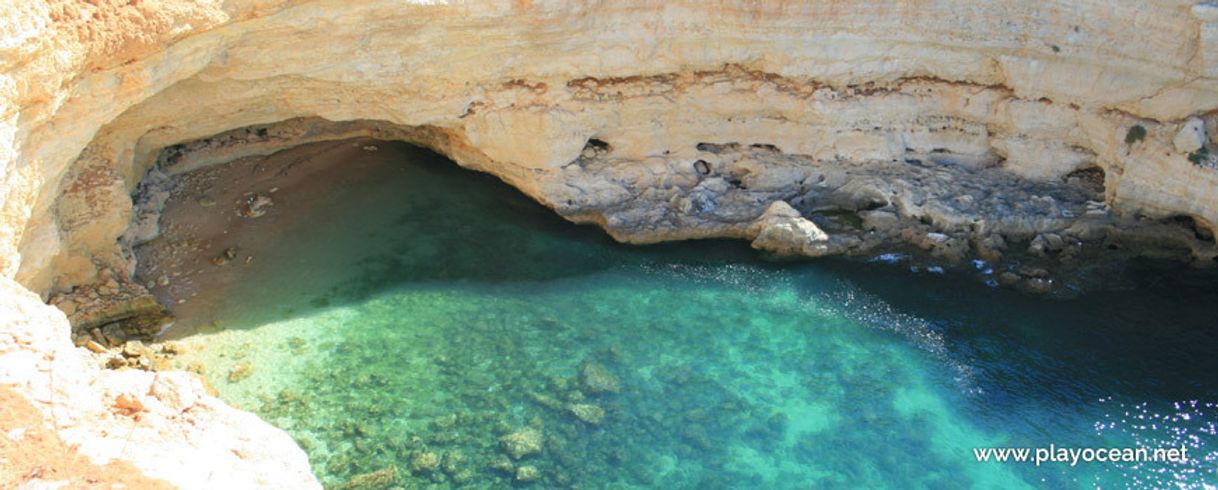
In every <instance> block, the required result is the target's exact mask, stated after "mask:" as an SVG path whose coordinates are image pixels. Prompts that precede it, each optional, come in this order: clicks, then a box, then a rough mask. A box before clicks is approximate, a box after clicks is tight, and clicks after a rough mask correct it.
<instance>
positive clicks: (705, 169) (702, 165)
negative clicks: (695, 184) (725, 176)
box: [694, 160, 711, 175]
mask: <svg viewBox="0 0 1218 490" xmlns="http://www.w3.org/2000/svg"><path fill="white" fill-rule="evenodd" d="M694 170H696V171H697V172H698V174H699V175H707V174H710V172H711V166H710V164H709V163H707V162H706V160H698V161H696V162H694Z"/></svg>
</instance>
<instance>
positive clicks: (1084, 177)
mask: <svg viewBox="0 0 1218 490" xmlns="http://www.w3.org/2000/svg"><path fill="white" fill-rule="evenodd" d="M1104 175H1105V174H1104V169H1102V168H1099V167H1097V166H1094V165H1093V166H1090V167H1086V168H1080V169H1078V170H1075V171H1073V172H1070V173H1068V174H1066V176H1065V177H1063V178H1062V180H1064V181H1065V182H1066V183H1067V184H1070V185H1073V186H1078V187H1081V188H1083V189H1085V190H1087V191H1088V192H1091V193H1092V194H1097V195H1098V194H1103V193H1104Z"/></svg>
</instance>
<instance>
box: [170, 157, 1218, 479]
mask: <svg viewBox="0 0 1218 490" xmlns="http://www.w3.org/2000/svg"><path fill="white" fill-rule="evenodd" d="M381 145H382V150H381V151H380V152H377V153H375V154H371V155H369V156H368V157H367V158H366V161H363V162H360V164H361V165H363V166H364V167H366V168H368V171H366V172H362V173H360V174H359V176H357V177H353V178H351V179H348V180H346V181H343V182H336V183H335V184H334V186H333V188H332V190H331V191H329V192H327V194H326V195H325V196H324V197H320V196H319V197H317V199H315V200H314V201H313V202H311V203H310V204H309V206H311V207H310V208H308V209H297V210H296V212H304V213H307V214H308V216H309V219H307V220H300V222H299V224H298V225H293V226H289V227H286V229H285V230H283V231H282V236H281V237H280V238H278V242H277V243H276V247H275V253H274V254H259V256H258V257H259V258H258V261H257V262H256V263H254V264H253V265H251V266H250V267H249V272H248V274H249V280H246V281H242V282H241V283H240V284H238V285H237V286H236V287H234V288H233V290H232V291H230V292H226V294H225V295H224V296H223V297H222V299H220V300H218V301H217V302H216V304H215V305H214V308H212V311H213V312H214V313H213V315H211V316H209V317H207V318H194V319H184V320H183V322H184V323H185V324H190V325H192V326H191V327H190V328H195V327H197V328H198V330H199V331H200V333H198V334H195V335H192V336H190V337H189V338H187V339H186V342H187V343H188V344H190V345H191V346H192V347H193V348H192V349H191V350H190V352H189V353H188V354H187V355H186V356H184V357H183V362H189V361H199V362H205V363H206V364H207V365H208V366H209V367H208V371H207V375H208V377H209V378H210V380H211V382H212V384H213V385H215V386H216V388H217V389H218V390H219V391H220V393H221V395H222V396H223V397H224V398H226V399H227V400H229V401H231V402H233V403H235V404H237V405H240V406H242V407H244V408H247V409H250V410H253V411H254V412H255V413H258V414H259V415H261V416H262V417H264V418H265V419H267V420H268V421H270V422H272V423H274V424H276V425H278V426H279V427H282V428H284V429H285V430H287V431H288V432H289V433H290V434H291V435H292V436H293V437H295V438H296V440H297V441H298V442H299V443H300V444H301V445H302V447H304V448H305V449H306V451H307V452H308V453H309V456H310V458H311V460H312V463H313V465H314V470H315V472H316V474H317V476H318V477H319V479H321V481H322V482H323V483H325V484H326V485H327V486H330V487H339V486H341V485H342V484H343V483H344V482H347V481H348V480H349V479H351V478H353V477H356V476H357V475H361V474H366V473H369V472H374V471H377V470H382V469H384V468H387V467H389V466H390V465H392V466H393V467H395V468H396V473H397V475H398V481H397V483H396V485H398V486H401V487H403V488H505V487H510V486H516V487H535V488H698V489H702V488H1092V487H1096V486H1102V487H1104V488H1124V487H1141V488H1162V487H1165V486H1169V485H1172V486H1182V487H1185V488H1202V487H1203V485H1204V484H1210V485H1213V484H1215V483H1218V475H1216V473H1215V470H1216V469H1218V452H1216V451H1218V446H1216V444H1218V436H1216V435H1215V429H1214V423H1215V422H1216V421H1218V409H1216V408H1215V406H1214V405H1213V404H1212V403H1213V402H1215V401H1218V396H1215V395H1218V360H1216V359H1215V357H1214V356H1213V355H1212V351H1213V347H1214V346H1215V345H1218V343H1216V342H1218V328H1216V327H1218V322H1215V321H1214V319H1213V317H1214V313H1215V312H1216V311H1218V310H1216V305H1218V292H1216V288H1214V286H1215V285H1218V281H1213V280H1211V279H1206V278H1202V279H1201V280H1200V281H1197V282H1190V283H1186V282H1183V281H1177V280H1174V279H1169V278H1172V277H1175V276H1172V275H1164V274H1146V275H1145V277H1146V278H1148V279H1146V280H1145V281H1142V285H1141V286H1140V287H1139V288H1137V289H1134V290H1129V291H1121V292H1110V293H1100V294H1088V295H1084V296H1083V297H1081V298H1078V299H1074V300H1069V301H1056V300H1046V299H1039V298H1033V297H1027V296H1024V295H1021V294H1019V293H1015V292H1010V291H1003V290H995V289H990V288H987V287H985V286H984V285H982V284H980V283H977V282H975V281H972V280H968V279H966V278H964V277H963V276H961V277H957V276H955V275H953V274H950V273H949V274H947V275H935V274H914V273H910V272H908V270H907V267H906V266H902V265H900V264H897V265H890V264H881V263H864V262H859V261H836V260H828V261H815V262H781V261H771V260H767V259H766V258H765V257H761V256H759V255H758V254H757V253H755V252H753V251H752V250H749V249H748V247H747V246H746V245H745V244H742V243H739V242H725V241H704V242H690V243H679V244H667V245H662V246H649V247H631V246H624V245H619V244H615V243H613V242H612V241H611V240H609V239H607V238H606V237H604V236H603V234H602V233H601V232H599V231H598V230H596V229H592V228H588V227H580V226H575V225H571V224H569V223H567V222H565V221H563V220H561V219H560V218H557V217H555V216H554V215H553V214H552V213H551V212H549V211H548V210H546V209H544V208H542V207H541V206H539V205H537V204H535V203H533V202H531V201H529V200H527V199H526V198H524V197H522V196H520V195H519V194H518V193H517V192H516V191H514V190H512V189H510V188H508V187H507V186H505V185H503V184H501V183H498V182H497V181H494V180H492V179H490V178H487V177H485V176H481V175H478V174H473V173H470V172H466V171H463V170H460V169H458V168H456V167H455V165H453V164H451V162H446V161H444V160H443V159H441V158H439V157H437V156H435V155H432V154H430V153H427V152H423V151H421V150H417V149H413V148H411V147H407V146H405V145H397V144H385V143H382V144H381ZM302 206H303V205H302ZM279 212H286V211H279ZM183 328H186V327H183ZM234 372H241V373H243V374H248V377H245V378H243V377H242V376H233V373H234ZM577 411H578V412H580V413H582V414H584V416H585V417H584V418H585V419H586V420H584V419H581V418H580V417H579V416H577V414H576V413H575V412H577ZM590 413H591V414H593V415H592V416H589V415H588V414H590ZM597 413H599V414H600V415H599V417H598V416H595V414H597ZM598 419H599V420H598ZM526 429H532V430H533V431H535V432H533V433H540V434H541V439H542V443H541V446H540V451H539V452H537V453H534V454H528V455H524V456H522V457H520V458H519V459H513V458H511V457H509V456H508V455H507V454H508V451H506V450H505V447H504V444H503V443H502V442H501V441H500V439H501V438H502V437H505V436H509V435H511V434H520V433H522V431H526ZM1181 443H1184V444H1186V445H1188V446H1189V447H1190V453H1189V454H1190V456H1193V458H1192V459H1190V461H1188V462H1185V463H1149V464H1140V465H1138V464H1132V463H1129V464H1113V463H1080V464H1079V465H1078V466H1075V467H1071V466H1070V465H1069V464H1061V463H1045V464H1043V465H1041V466H1039V467H1037V466H1035V465H1033V464H1031V463H1009V462H1008V463H996V462H986V463H981V462H977V461H976V458H975V456H974V452H973V448H975V447H989V446H1014V447H1047V446H1049V445H1050V444H1055V445H1056V446H1059V447H1061V446H1068V447H1138V446H1139V445H1141V446H1147V447H1159V446H1164V447H1167V446H1168V445H1179V444H1181ZM524 466H528V467H531V468H533V469H536V470H537V474H538V475H539V476H538V479H537V480H534V481H517V473H516V472H517V471H518V470H519V468H520V467H524ZM527 473H528V471H527V470H526V471H524V472H522V475H527Z"/></svg>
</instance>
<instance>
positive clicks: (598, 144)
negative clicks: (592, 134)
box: [584, 138, 613, 153]
mask: <svg viewBox="0 0 1218 490" xmlns="http://www.w3.org/2000/svg"><path fill="white" fill-rule="evenodd" d="M584 148H585V149H587V148H591V149H593V150H597V151H600V152H604V153H608V152H609V150H611V149H613V147H611V146H609V143H606V142H605V141H604V140H599V139H596V138H592V139H589V140H588V144H586V145H584Z"/></svg>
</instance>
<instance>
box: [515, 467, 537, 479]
mask: <svg viewBox="0 0 1218 490" xmlns="http://www.w3.org/2000/svg"><path fill="white" fill-rule="evenodd" d="M539 478H541V470H539V469H537V467H536V466H531V465H526V466H521V467H519V468H516V481H518V482H522V483H527V482H531V481H535V480H537V479H539Z"/></svg>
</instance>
